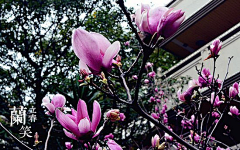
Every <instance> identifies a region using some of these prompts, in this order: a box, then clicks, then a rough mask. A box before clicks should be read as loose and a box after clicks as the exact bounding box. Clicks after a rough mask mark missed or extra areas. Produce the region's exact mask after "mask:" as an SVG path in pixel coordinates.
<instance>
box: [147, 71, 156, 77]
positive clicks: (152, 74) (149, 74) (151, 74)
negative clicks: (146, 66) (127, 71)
mask: <svg viewBox="0 0 240 150" xmlns="http://www.w3.org/2000/svg"><path fill="white" fill-rule="evenodd" d="M155 76H156V73H155V72H154V71H152V72H149V73H148V77H149V78H154V77H155Z"/></svg>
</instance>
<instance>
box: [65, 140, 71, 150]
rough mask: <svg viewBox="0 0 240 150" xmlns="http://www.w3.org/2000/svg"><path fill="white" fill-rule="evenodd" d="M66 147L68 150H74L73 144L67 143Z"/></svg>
mask: <svg viewBox="0 0 240 150" xmlns="http://www.w3.org/2000/svg"><path fill="white" fill-rule="evenodd" d="M65 146H66V148H67V149H72V148H73V145H72V143H71V142H65Z"/></svg>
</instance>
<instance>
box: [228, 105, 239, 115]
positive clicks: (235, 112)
mask: <svg viewBox="0 0 240 150" xmlns="http://www.w3.org/2000/svg"><path fill="white" fill-rule="evenodd" d="M228 114H229V115H231V116H232V115H236V116H238V115H239V110H238V109H237V107H236V106H230V112H228Z"/></svg>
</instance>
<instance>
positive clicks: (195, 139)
mask: <svg viewBox="0 0 240 150" xmlns="http://www.w3.org/2000/svg"><path fill="white" fill-rule="evenodd" d="M189 137H190V138H191V139H192V138H193V130H191V131H190V135H189ZM200 139H201V136H199V135H198V134H197V133H195V135H194V142H196V143H198V142H200Z"/></svg>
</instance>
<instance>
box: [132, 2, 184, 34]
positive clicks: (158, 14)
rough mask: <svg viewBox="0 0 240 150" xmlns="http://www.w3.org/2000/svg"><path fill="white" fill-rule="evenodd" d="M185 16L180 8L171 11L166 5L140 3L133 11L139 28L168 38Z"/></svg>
mask: <svg viewBox="0 0 240 150" xmlns="http://www.w3.org/2000/svg"><path fill="white" fill-rule="evenodd" d="M184 18H185V16H184V12H183V11H182V10H176V11H173V9H168V8H167V7H161V6H159V7H155V8H150V6H149V5H148V4H141V8H140V9H138V10H137V11H136V13H135V23H136V25H137V26H138V28H139V30H140V31H142V32H147V33H149V34H151V35H153V34H155V33H157V35H158V37H159V36H162V37H164V38H168V37H169V36H171V35H172V34H174V33H175V32H176V31H177V29H178V28H179V26H180V25H181V23H182V22H183V20H184Z"/></svg>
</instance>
